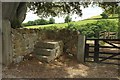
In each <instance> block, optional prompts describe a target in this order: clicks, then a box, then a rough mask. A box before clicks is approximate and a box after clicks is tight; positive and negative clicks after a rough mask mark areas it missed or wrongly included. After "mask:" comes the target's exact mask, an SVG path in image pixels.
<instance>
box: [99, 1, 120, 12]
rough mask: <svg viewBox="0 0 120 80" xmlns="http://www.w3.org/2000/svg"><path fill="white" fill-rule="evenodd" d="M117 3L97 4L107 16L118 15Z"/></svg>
mask: <svg viewBox="0 0 120 80" xmlns="http://www.w3.org/2000/svg"><path fill="white" fill-rule="evenodd" d="M117 3H118V2H102V3H99V6H100V7H102V8H103V9H104V10H105V11H104V12H105V13H107V14H116V13H118V4H117Z"/></svg>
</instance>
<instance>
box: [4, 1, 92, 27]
mask: <svg viewBox="0 0 120 80" xmlns="http://www.w3.org/2000/svg"><path fill="white" fill-rule="evenodd" d="M88 4H90V2H3V3H2V8H3V9H2V10H3V11H2V13H3V15H2V19H8V20H9V21H10V23H11V26H12V28H17V27H21V23H22V22H23V21H24V19H25V16H26V11H27V7H28V8H29V9H30V10H33V11H34V12H35V13H36V14H37V15H39V16H40V17H49V16H50V15H51V16H61V15H64V14H68V13H76V14H78V15H80V16H81V15H82V10H81V9H80V7H81V5H82V6H84V7H88ZM16 26H17V27H16Z"/></svg>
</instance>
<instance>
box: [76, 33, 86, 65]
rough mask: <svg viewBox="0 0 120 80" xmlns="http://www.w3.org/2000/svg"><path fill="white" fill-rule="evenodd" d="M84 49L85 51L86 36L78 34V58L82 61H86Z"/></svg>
mask: <svg viewBox="0 0 120 80" xmlns="http://www.w3.org/2000/svg"><path fill="white" fill-rule="evenodd" d="M84 51H85V36H83V35H78V51H77V60H78V61H79V62H80V63H84Z"/></svg>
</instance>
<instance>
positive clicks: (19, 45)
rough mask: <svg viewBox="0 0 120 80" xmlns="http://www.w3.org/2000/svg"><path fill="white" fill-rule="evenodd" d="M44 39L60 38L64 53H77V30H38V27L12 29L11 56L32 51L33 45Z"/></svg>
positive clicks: (22, 54) (15, 56)
mask: <svg viewBox="0 0 120 80" xmlns="http://www.w3.org/2000/svg"><path fill="white" fill-rule="evenodd" d="M44 40H62V41H63V43H64V49H63V50H64V53H71V54H76V53H77V42H78V33H77V31H70V30H66V29H62V30H40V29H12V48H13V58H14V59H16V58H18V57H20V56H24V55H27V54H29V53H34V49H35V48H36V47H35V45H36V44H37V45H39V44H38V42H40V41H44Z"/></svg>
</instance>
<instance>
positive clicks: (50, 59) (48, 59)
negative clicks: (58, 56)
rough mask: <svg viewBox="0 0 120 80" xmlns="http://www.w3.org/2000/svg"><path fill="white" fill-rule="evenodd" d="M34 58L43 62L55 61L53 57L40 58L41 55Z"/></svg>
mask: <svg viewBox="0 0 120 80" xmlns="http://www.w3.org/2000/svg"><path fill="white" fill-rule="evenodd" d="M36 57H37V58H38V59H39V60H40V61H43V62H50V61H52V60H54V59H55V56H42V55H36Z"/></svg>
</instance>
